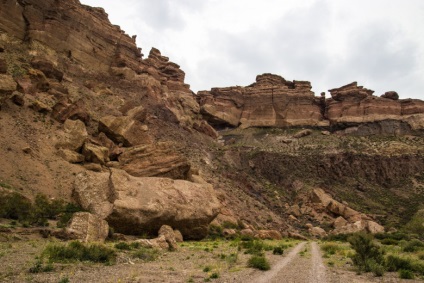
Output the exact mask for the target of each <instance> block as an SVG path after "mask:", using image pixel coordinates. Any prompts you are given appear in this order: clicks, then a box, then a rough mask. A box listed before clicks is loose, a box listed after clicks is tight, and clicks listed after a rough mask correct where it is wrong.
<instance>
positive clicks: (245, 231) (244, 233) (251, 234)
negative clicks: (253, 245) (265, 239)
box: [240, 228, 255, 237]
mask: <svg viewBox="0 0 424 283" xmlns="http://www.w3.org/2000/svg"><path fill="white" fill-rule="evenodd" d="M240 235H241V236H247V237H254V236H255V232H254V231H253V230H252V229H250V228H246V229H242V230H241V231H240Z"/></svg>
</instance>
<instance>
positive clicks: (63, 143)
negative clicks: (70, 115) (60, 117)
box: [56, 120, 88, 151]
mask: <svg viewBox="0 0 424 283" xmlns="http://www.w3.org/2000/svg"><path fill="white" fill-rule="evenodd" d="M63 129H64V134H63V136H61V137H60V139H59V141H58V142H57V144H56V148H58V149H69V150H73V151H79V150H80V149H81V147H82V146H83V145H84V143H85V141H86V139H87V137H88V133H87V129H86V128H85V125H84V123H83V122H81V121H80V120H66V121H65V123H64V124H63Z"/></svg>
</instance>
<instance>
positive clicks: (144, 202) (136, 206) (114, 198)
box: [74, 169, 220, 239]
mask: <svg viewBox="0 0 424 283" xmlns="http://www.w3.org/2000/svg"><path fill="white" fill-rule="evenodd" d="M74 196H75V199H76V200H77V202H78V203H79V204H80V205H81V206H82V207H83V208H84V209H87V210H89V211H90V212H91V213H93V214H95V215H98V216H99V217H101V218H102V219H106V220H107V221H108V223H109V225H110V226H111V227H113V228H114V229H115V231H116V232H119V233H126V234H130V235H141V234H143V233H150V234H153V235H154V234H156V233H158V231H159V229H160V228H161V226H162V225H169V226H171V227H173V228H174V229H178V230H179V231H181V233H182V235H183V236H184V238H187V239H201V238H203V237H205V236H206V234H207V229H208V225H209V223H210V222H211V221H212V220H213V219H214V218H215V217H216V216H217V214H218V213H219V208H220V203H219V201H218V200H217V198H216V195H215V193H214V190H213V188H212V186H211V185H208V184H195V183H191V182H188V181H184V180H172V179H168V178H153V177H150V178H149V177H133V176H130V175H128V174H127V173H126V172H125V171H122V170H117V169H112V170H111V174H109V173H94V172H93V173H91V172H82V173H80V174H78V175H77V177H76V180H75V186H74Z"/></svg>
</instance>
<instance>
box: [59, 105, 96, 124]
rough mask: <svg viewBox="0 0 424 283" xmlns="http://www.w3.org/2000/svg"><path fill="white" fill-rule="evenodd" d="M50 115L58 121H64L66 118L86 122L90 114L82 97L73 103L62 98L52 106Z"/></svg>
mask: <svg viewBox="0 0 424 283" xmlns="http://www.w3.org/2000/svg"><path fill="white" fill-rule="evenodd" d="M52 117H53V118H54V119H56V120H57V121H59V122H62V123H63V122H65V121H66V120H67V119H71V120H80V121H82V122H84V124H87V123H88V122H89V121H90V115H89V114H88V112H87V109H86V108H85V105H84V101H83V100H82V99H80V100H78V101H76V102H75V103H71V102H68V101H67V100H66V99H62V100H61V101H59V102H58V103H56V104H55V105H54V106H53V111H52Z"/></svg>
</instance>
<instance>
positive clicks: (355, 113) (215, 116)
mask: <svg viewBox="0 0 424 283" xmlns="http://www.w3.org/2000/svg"><path fill="white" fill-rule="evenodd" d="M373 92H374V91H372V90H369V89H366V88H364V87H362V86H358V84H357V83H356V82H353V83H351V84H348V85H345V86H342V87H340V88H335V89H331V90H330V93H331V96H332V98H330V99H325V96H321V97H316V96H314V93H313V92H312V91H311V84H310V83H309V82H301V81H293V82H290V81H286V80H284V79H283V78H282V77H280V76H277V75H272V74H263V75H259V76H257V78H256V82H255V83H253V84H252V85H250V86H246V87H240V86H237V87H225V88H212V89H211V90H210V91H200V92H198V94H197V96H198V101H199V104H200V107H201V113H202V114H203V116H204V118H205V119H206V120H208V121H209V122H210V123H211V124H213V125H216V126H220V125H227V126H232V127H241V128H246V127H290V126H309V127H316V126H320V127H328V126H330V128H331V129H332V130H333V131H335V130H341V129H345V128H349V129H350V131H349V132H346V133H348V134H356V135H370V134H383V135H403V134H410V133H411V132H413V131H417V130H423V129H424V101H420V100H412V99H404V100H399V95H398V94H397V93H396V92H394V91H389V92H386V93H385V94H384V95H382V96H381V97H377V96H373V95H372V94H373ZM351 127H357V128H352V129H351Z"/></svg>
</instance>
